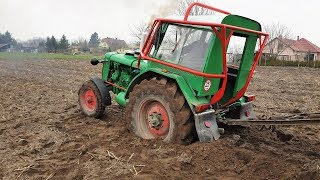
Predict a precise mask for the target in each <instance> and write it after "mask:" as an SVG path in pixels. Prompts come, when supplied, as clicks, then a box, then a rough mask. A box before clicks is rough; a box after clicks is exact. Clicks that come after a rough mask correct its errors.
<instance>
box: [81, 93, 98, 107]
mask: <svg viewBox="0 0 320 180" xmlns="http://www.w3.org/2000/svg"><path fill="white" fill-rule="evenodd" d="M84 103H85V106H86V107H85V108H87V109H88V110H91V111H92V110H94V109H95V108H96V106H97V100H96V96H95V94H94V92H93V91H92V90H91V89H89V90H87V91H86V92H85V93H84Z"/></svg>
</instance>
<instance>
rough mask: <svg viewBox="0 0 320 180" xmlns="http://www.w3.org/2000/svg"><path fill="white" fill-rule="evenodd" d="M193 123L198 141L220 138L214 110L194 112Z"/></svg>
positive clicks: (210, 140)
mask: <svg viewBox="0 0 320 180" xmlns="http://www.w3.org/2000/svg"><path fill="white" fill-rule="evenodd" d="M194 119H195V125H196V130H197V134H198V137H199V141H200V142H207V143H209V142H212V141H214V140H218V139H219V138H220V133H219V128H218V124H217V121H216V115H215V111H214V110H210V111H206V112H203V113H199V114H195V115H194Z"/></svg>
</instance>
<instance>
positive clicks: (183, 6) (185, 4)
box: [175, 0, 214, 16]
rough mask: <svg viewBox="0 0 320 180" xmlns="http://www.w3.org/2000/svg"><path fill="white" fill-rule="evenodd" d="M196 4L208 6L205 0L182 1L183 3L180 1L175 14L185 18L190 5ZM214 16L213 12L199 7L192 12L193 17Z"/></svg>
mask: <svg viewBox="0 0 320 180" xmlns="http://www.w3.org/2000/svg"><path fill="white" fill-rule="evenodd" d="M194 2H199V3H203V4H206V1H204V0H181V1H179V3H178V5H177V8H176V10H175V14H176V15H178V16H184V14H185V13H186V10H187V8H188V7H189V5H190V4H191V3H194ZM212 14H214V13H213V11H211V10H209V9H205V8H202V7H198V6H196V7H193V8H192V10H191V12H190V15H191V16H197V15H212Z"/></svg>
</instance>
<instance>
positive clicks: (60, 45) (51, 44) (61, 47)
mask: <svg viewBox="0 0 320 180" xmlns="http://www.w3.org/2000/svg"><path fill="white" fill-rule="evenodd" d="M99 44H100V38H99V35H98V33H96V32H95V33H93V34H92V35H91V37H90V40H89V43H87V40H84V41H78V42H74V43H72V45H75V46H83V47H81V48H83V49H84V50H88V49H89V48H97V47H98V46H99ZM45 47H46V50H47V52H49V53H56V52H66V51H67V50H68V49H69V47H70V43H69V40H68V39H67V37H66V36H65V35H62V37H61V39H60V41H57V40H56V38H55V37H54V36H51V37H47V41H46V43H45Z"/></svg>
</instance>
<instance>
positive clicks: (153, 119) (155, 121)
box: [148, 112, 163, 129]
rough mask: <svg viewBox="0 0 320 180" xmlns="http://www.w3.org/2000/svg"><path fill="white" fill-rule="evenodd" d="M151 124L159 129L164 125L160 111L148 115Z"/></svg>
mask: <svg viewBox="0 0 320 180" xmlns="http://www.w3.org/2000/svg"><path fill="white" fill-rule="evenodd" d="M148 122H149V126H150V127H152V128H156V129H159V128H161V126H162V122H163V119H162V117H161V114H160V113H157V112H154V113H152V114H150V115H149V116H148Z"/></svg>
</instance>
